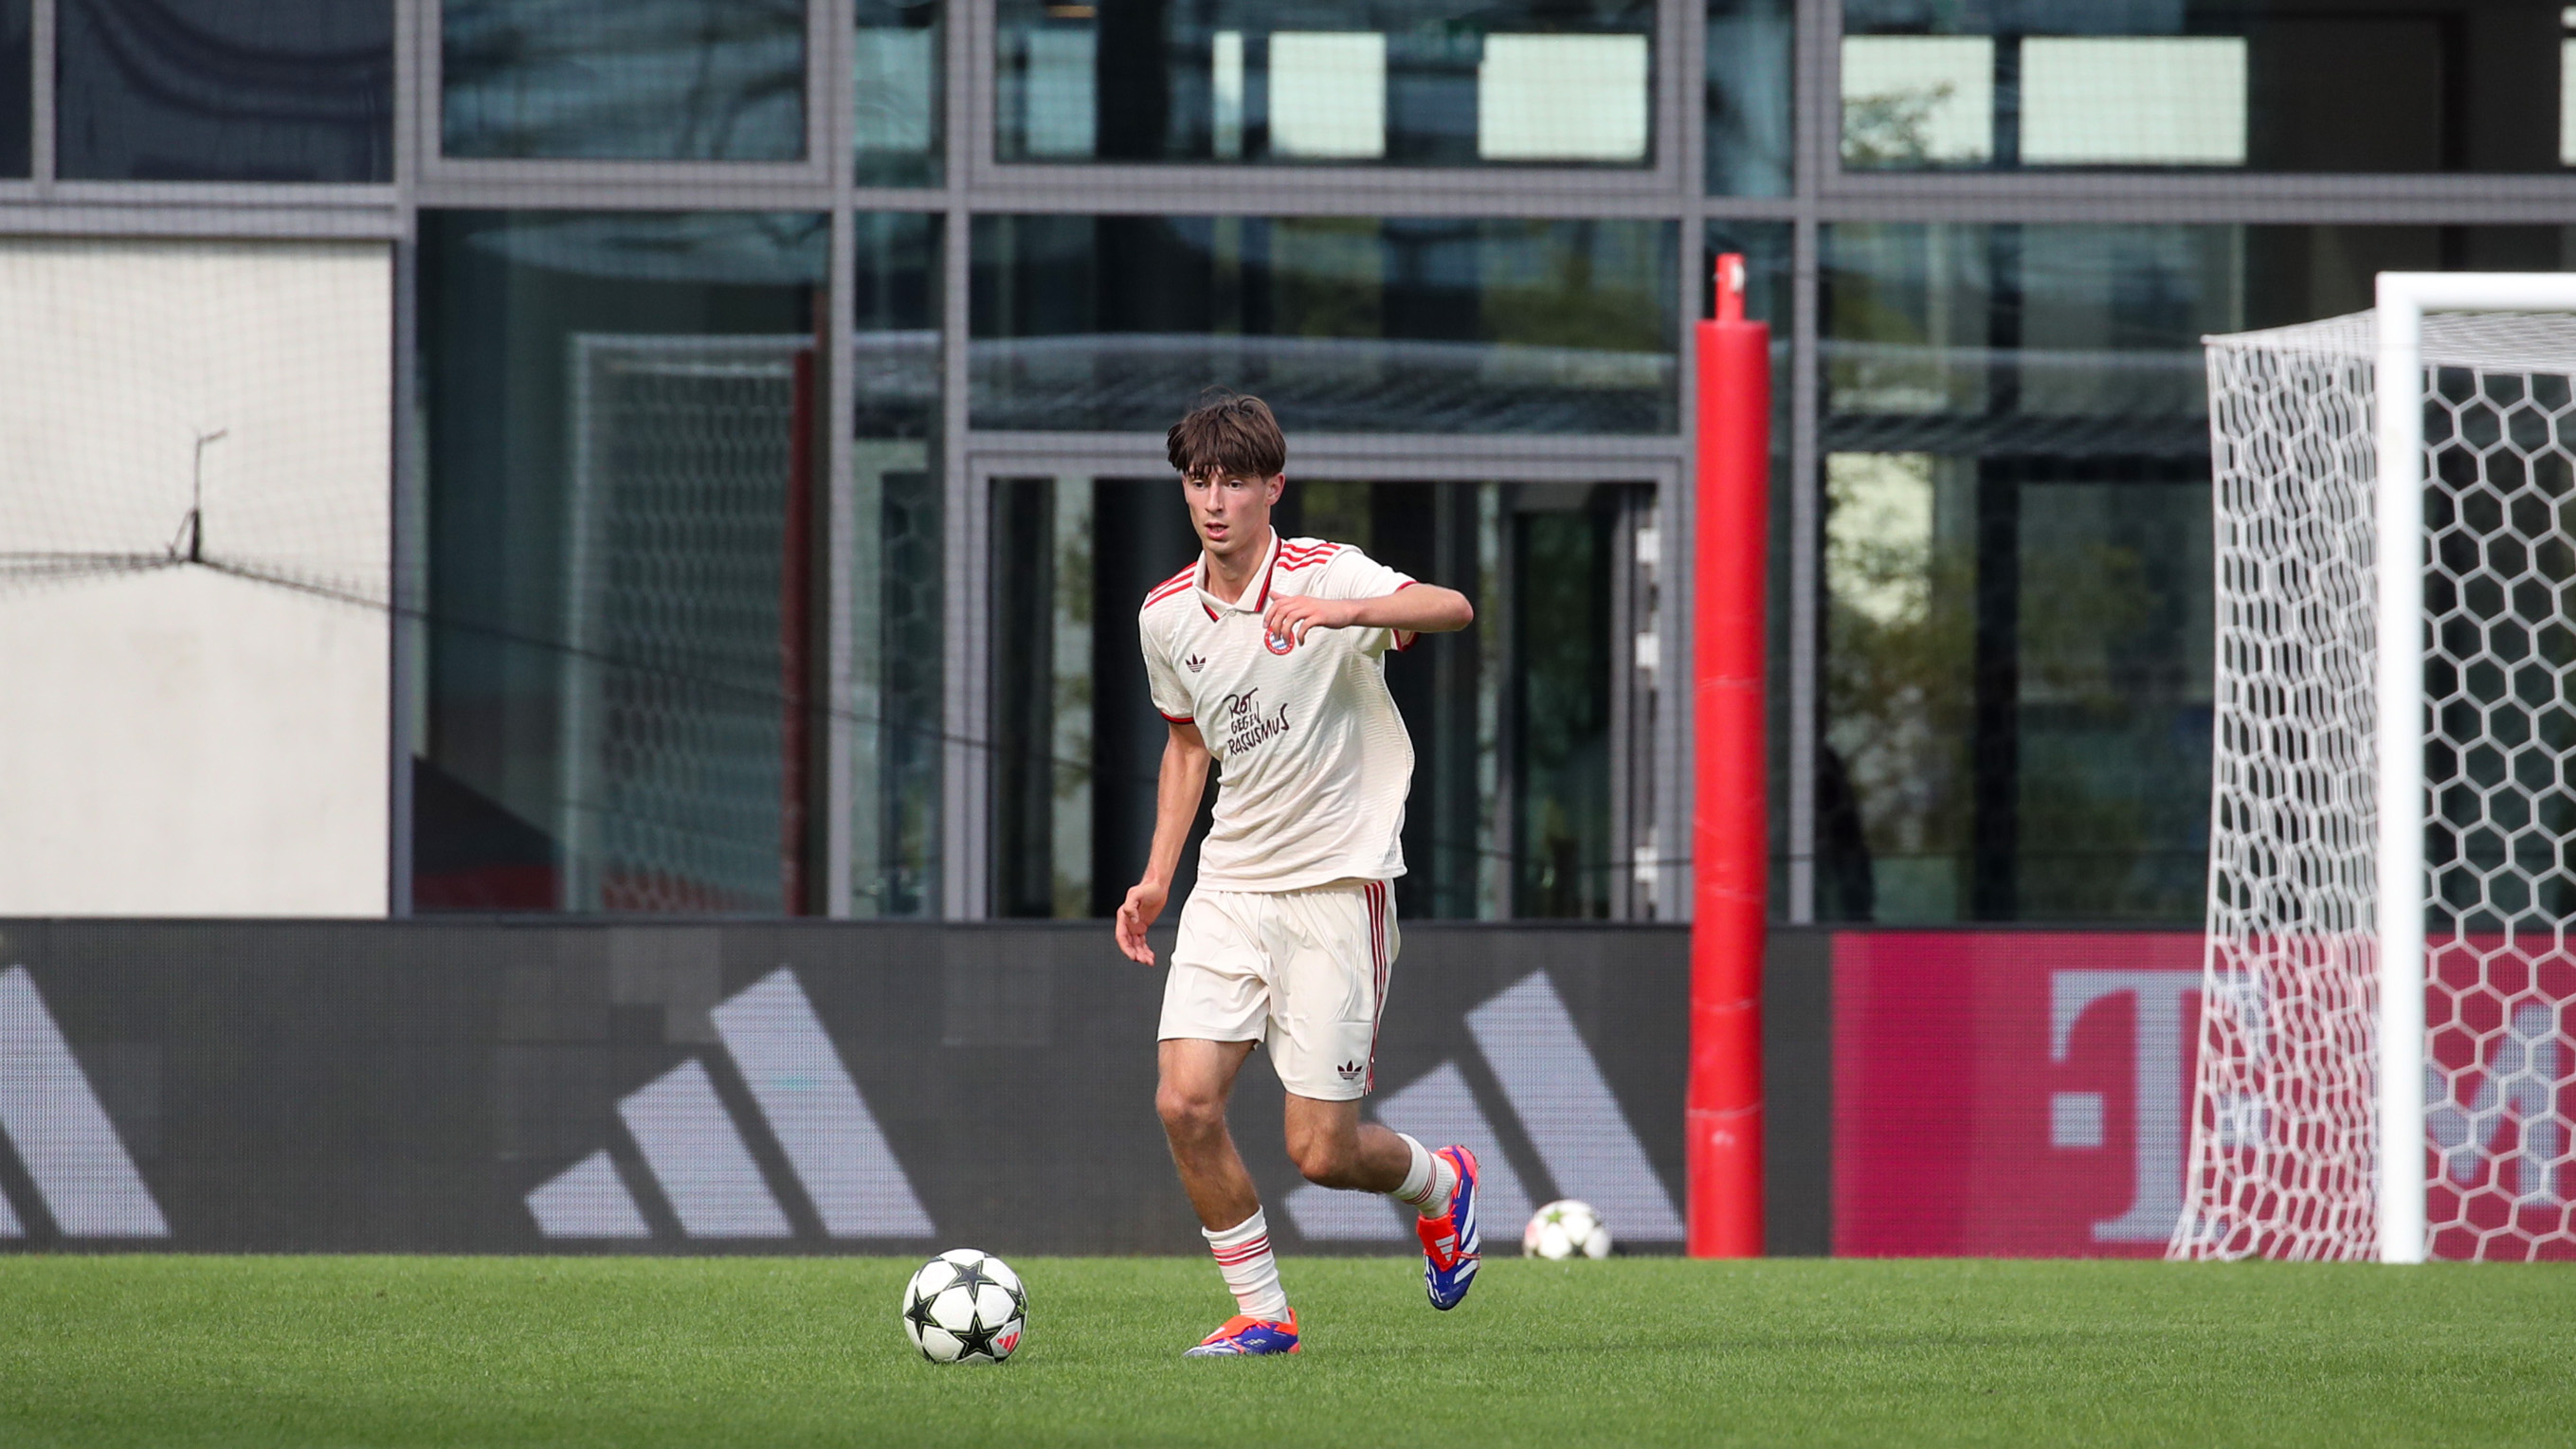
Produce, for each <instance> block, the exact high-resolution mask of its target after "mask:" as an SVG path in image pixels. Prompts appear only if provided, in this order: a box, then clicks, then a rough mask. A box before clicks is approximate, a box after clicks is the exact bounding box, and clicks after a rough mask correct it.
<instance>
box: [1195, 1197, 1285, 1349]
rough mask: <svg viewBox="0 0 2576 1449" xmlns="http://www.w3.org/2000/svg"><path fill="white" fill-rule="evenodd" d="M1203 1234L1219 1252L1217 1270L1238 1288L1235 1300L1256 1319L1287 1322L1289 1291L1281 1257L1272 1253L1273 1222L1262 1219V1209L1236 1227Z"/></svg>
mask: <svg viewBox="0 0 2576 1449" xmlns="http://www.w3.org/2000/svg"><path fill="white" fill-rule="evenodd" d="M1199 1233H1200V1235H1201V1236H1203V1237H1205V1238H1206V1239H1207V1240H1208V1251H1209V1252H1210V1253H1213V1254H1215V1255H1216V1267H1217V1271H1218V1272H1220V1273H1223V1274H1224V1275H1225V1286H1226V1287H1228V1288H1231V1289H1233V1290H1234V1301H1235V1303H1236V1304H1237V1305H1238V1306H1239V1307H1241V1308H1242V1310H1243V1311H1244V1312H1245V1313H1247V1314H1249V1315H1251V1316H1252V1317H1254V1318H1258V1319H1262V1320H1264V1321H1265V1322H1269V1323H1282V1322H1285V1321H1286V1320H1287V1317H1288V1294H1287V1292H1286V1290H1284V1289H1282V1288H1281V1287H1280V1286H1279V1260H1278V1259H1276V1258H1273V1257H1272V1256H1270V1225H1269V1224H1268V1223H1266V1222H1264V1221H1262V1218H1261V1209H1259V1208H1254V1209H1253V1210H1252V1216H1250V1217H1248V1218H1245V1219H1244V1220H1243V1221H1242V1222H1239V1223H1236V1224H1235V1225H1234V1226H1233V1227H1230V1228H1221V1229H1211V1228H1201V1229H1199Z"/></svg>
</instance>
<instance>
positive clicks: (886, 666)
mask: <svg viewBox="0 0 2576 1449" xmlns="http://www.w3.org/2000/svg"><path fill="white" fill-rule="evenodd" d="M856 220H857V233H858V237H857V240H858V246H857V254H858V266H857V269H856V272H855V273H854V276H853V282H854V288H853V290H854V293H855V295H854V296H853V298H852V305H853V306H854V308H855V309H856V312H857V319H856V320H857V328H856V337H855V340H854V344H853V352H854V356H853V358H852V360H851V361H852V365H851V369H850V375H851V391H852V394H853V398H852V402H853V408H852V420H853V421H852V430H853V432H854V433H855V434H856V436H855V438H854V439H853V440H852V442H851V444H850V498H851V513H852V518H853V521H854V523H855V524H856V528H855V530H854V531H855V532H856V534H857V540H858V547H857V548H856V549H854V550H853V551H852V552H851V553H850V554H849V555H848V556H847V557H846V558H844V559H843V560H842V561H841V566H842V567H843V569H845V570H846V571H847V573H848V578H849V589H850V600H851V610H852V617H851V620H850V699H849V701H848V707H849V710H850V726H849V738H850V751H851V771H850V778H851V780H852V781H853V782H854V784H855V786H856V788H855V789H854V791H853V792H852V793H853V799H852V802H851V807H850V819H849V831H850V869H851V880H850V908H851V911H852V913H853V914H856V915H861V916H919V915H936V914H938V912H939V860H940V855H939V849H940V847H939V841H940V835H939V784H940V761H941V758H942V746H943V744H944V743H945V738H946V736H945V732H944V725H943V719H942V709H943V696H942V694H941V690H942V688H943V683H944V675H943V672H942V668H941V655H942V648H941V640H942V639H943V637H944V633H943V627H944V619H943V609H944V607H945V594H944V592H943V588H942V583H941V581H942V579H943V578H944V576H945V569H944V567H943V564H944V560H945V558H946V547H945V539H944V536H943V534H942V532H941V529H942V520H943V518H944V517H945V514H944V511H943V510H942V508H941V507H940V500H941V494H942V489H941V477H942V474H941V465H940V459H941V451H940V446H939V378H940V370H939V331H938V327H939V305H940V304H939V296H940V278H939V256H940V249H939V229H940V220H941V219H940V218H939V217H936V216H924V215H918V214H913V213H904V212H893V213H882V212H861V213H860V214H859V216H858V217H857V219H856Z"/></svg>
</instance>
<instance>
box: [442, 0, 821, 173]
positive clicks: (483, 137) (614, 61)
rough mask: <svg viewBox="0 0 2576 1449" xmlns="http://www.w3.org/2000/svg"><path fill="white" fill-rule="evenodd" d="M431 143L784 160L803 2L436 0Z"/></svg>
mask: <svg viewBox="0 0 2576 1449" xmlns="http://www.w3.org/2000/svg"><path fill="white" fill-rule="evenodd" d="M440 14H441V15H442V16H443V17H444V21H443V24H444V27H445V29H444V33H443V37H442V41H443V44H442V48H441V56H442V60H441V66H442V69H441V72H440V81H441V85H442V86H443V88H444V90H445V94H444V96H443V97H442V101H443V105H442V107H441V110H440V116H441V124H440V136H441V150H442V151H443V152H444V154H446V155H449V156H460V157H495V156H518V157H563V158H596V159H601V160H624V161H793V160H796V159H797V158H799V157H801V156H803V155H804V154H805V6H804V3H803V0H623V3H620V4H615V5H601V4H597V3H593V0H444V4H443V5H442V6H441V9H440Z"/></svg>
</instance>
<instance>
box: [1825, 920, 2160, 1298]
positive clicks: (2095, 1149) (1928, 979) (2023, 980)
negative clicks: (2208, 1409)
mask: <svg viewBox="0 0 2576 1449" xmlns="http://www.w3.org/2000/svg"><path fill="white" fill-rule="evenodd" d="M2200 984H2201V936H2200V933H2199V932H2196V931H2190V932H2154V933H2103V932H2080V933H2079V932H2030V931H2013V932H2000V931H1998V932H1979V931H1870V932H1846V933H1842V934H1839V935H1837V936H1836V937H1835V938H1834V1252H1835V1253H1837V1254H1841V1255H1853V1256H1861V1257H1906V1256H1921V1257H1936V1256H1938V1257H1948V1256H2012V1257H2154V1256H2157V1255H2160V1254H2161V1253H2163V1251H2164V1247H2165V1241H2166V1239H2167V1238H2168V1237H2170V1236H2171V1235H2172V1233H2173V1227H2174V1221H2175V1219H2176V1218H2177V1217H2178V1216H2179V1215H2180V1213H2181V1211H2182V1192H2183V1153H2184V1148H2185V1146H2186V1145H2187V1140H2188V1134H2189V1131H2190V1110H2191V1081H2192V1065H2193V1062H2192V1058H2193V1050H2194V1046H2195V1044H2196V1042H2197V1040H2198V1037H2199V1018H2200Z"/></svg>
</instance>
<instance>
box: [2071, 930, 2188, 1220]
mask: <svg viewBox="0 0 2576 1449" xmlns="http://www.w3.org/2000/svg"><path fill="white" fill-rule="evenodd" d="M2200 979H2201V978H2200V973H2199V972H2197V971H2052V972H2050V973H2049V978H2048V1059H2049V1060H2050V1061H2052V1062H2055V1063H2057V1064H2059V1065H2064V1064H2065V1062H2066V1052H2067V1047H2068V1045H2069V1043H2070V1042H2071V1041H2072V1040H2073V1038H2074V1035H2075V1024H2076V1023H2077V1022H2079V1021H2081V1020H2083V1019H2084V1013H2085V1012H2087V1011H2089V1010H2091V1009H2092V1007H2093V1005H2094V1004H2095V1003H2096V1002H2100V1001H2104V1000H2107V999H2109V998H2111V997H2115V996H2134V997H2136V998H2137V1003H2138V1006H2137V1019H2138V1033H2137V1044H2136V1047H2135V1049H2134V1050H2133V1052H2132V1053H2131V1060H2132V1062H2133V1067H2132V1070H2133V1071H2134V1072H2135V1073H2136V1077H2135V1081H2136V1090H2135V1091H2133V1092H2132V1093H2130V1101H2131V1103H2132V1106H2131V1108H2130V1110H2131V1112H2132V1113H2133V1114H2134V1116H2135V1119H2136V1120H2135V1121H2133V1122H2132V1123H2131V1124H2130V1125H2131V1128H2132V1131H2131V1133H2130V1141H2131V1142H2132V1143H2134V1144H2135V1146H2134V1147H2133V1149H2132V1155H2133V1156H2134V1157H2135V1159H2136V1162H2135V1166H2136V1169H2137V1172H2136V1182H2137V1187H2136V1190H2135V1192H2134V1194H2133V1195H2132V1197H2131V1200H2130V1203H2129V1208H2128V1211H2126V1212H2123V1213H2121V1214H2120V1215H2118V1216H2117V1217H2110V1218H2103V1219H2100V1220H2098V1221H2096V1222H2095V1223H2094V1224H2093V1241H2095V1242H2097V1243H2161V1242H2163V1241H2164V1240H2165V1239H2167V1238H2169V1237H2171V1236H2172V1235H2173V1229H2174V1222H2175V1220H2176V1219H2178V1218H2180V1217H2181V1216H2182V1175H2183V1165H2182V1158H2183V1111H2182V1103H2183V1087H2184V1082H2183V1050H2184V1047H2185V1045H2186V1044H2185V1042H2184V1040H2183V1030H2182V1027H2183V998H2184V997H2186V996H2189V995H2192V994H2193V993H2195V992H2197V991H2199V990H2200ZM2102 1127H2103V1124H2102V1094H2101V1093H2099V1092H2059V1093H2057V1094H2055V1095H2054V1096H2052V1097H2050V1098H2049V1099H2048V1145H2049V1146H2051V1147H2076V1148H2083V1147H2094V1148H2098V1147H2100V1146H2101V1145H2102V1141H2103V1137H2104V1133H2103V1130H2102Z"/></svg>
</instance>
